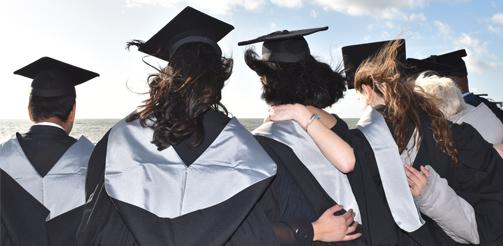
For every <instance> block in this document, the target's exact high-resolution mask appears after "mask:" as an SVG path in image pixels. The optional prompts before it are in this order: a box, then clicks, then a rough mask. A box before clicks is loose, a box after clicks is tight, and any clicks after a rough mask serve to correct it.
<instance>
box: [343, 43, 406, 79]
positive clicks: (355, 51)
mask: <svg viewBox="0 0 503 246" xmlns="http://www.w3.org/2000/svg"><path fill="white" fill-rule="evenodd" d="M393 41H395V40H387V41H381V42H373V43H366V44H357V45H349V46H345V47H342V58H343V60H344V71H345V73H346V81H347V85H348V89H353V88H354V78H355V73H356V70H357V69H358V67H359V66H360V65H361V64H362V63H363V62H364V61H365V60H367V59H368V58H371V57H373V56H375V55H377V54H378V53H379V51H380V50H381V49H382V48H383V47H384V46H385V45H387V44H389V43H390V42H393ZM398 41H400V43H402V45H401V46H400V48H399V50H398V54H397V59H398V61H401V62H403V63H405V59H406V51H405V39H399V40H398Z"/></svg>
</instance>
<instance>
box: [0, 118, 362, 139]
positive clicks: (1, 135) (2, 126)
mask: <svg viewBox="0 0 503 246" xmlns="http://www.w3.org/2000/svg"><path fill="white" fill-rule="evenodd" d="M344 120H345V121H346V122H347V123H348V125H349V126H350V127H351V128H352V127H354V126H355V125H356V122H357V121H358V119H354V118H350V119H344ZM117 121H118V119H80V120H76V121H75V125H74V126H73V130H72V132H71V134H70V135H72V136H73V137H75V138H78V137H80V136H81V135H85V136H86V137H87V138H89V139H90V140H91V141H92V142H93V143H96V142H98V141H99V140H100V139H101V138H102V137H103V135H104V134H105V133H106V132H107V131H108V130H109V129H110V128H111V127H112V126H113V125H115V123H117ZM239 121H240V122H241V123H242V124H243V125H244V126H245V127H246V129H248V130H253V129H255V128H256V127H258V126H259V125H260V124H262V119H253V118H243V119H239ZM31 125H32V123H31V122H29V121H28V120H0V143H2V142H4V141H5V140H7V139H9V138H11V137H12V136H14V134H16V132H20V133H23V132H26V131H28V129H29V128H30V126H31Z"/></svg>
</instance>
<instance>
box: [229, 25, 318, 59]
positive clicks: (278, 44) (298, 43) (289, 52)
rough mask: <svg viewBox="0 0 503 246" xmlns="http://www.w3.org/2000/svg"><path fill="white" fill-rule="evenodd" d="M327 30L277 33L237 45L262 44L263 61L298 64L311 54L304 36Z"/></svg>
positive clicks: (313, 29) (315, 29) (314, 29)
mask: <svg viewBox="0 0 503 246" xmlns="http://www.w3.org/2000/svg"><path fill="white" fill-rule="evenodd" d="M327 29H328V27H327V26H326V27H320V28H312V29H304V30H297V31H287V30H284V31H277V32H273V33H270V34H267V35H264V36H260V37H258V38H255V39H252V40H248V41H242V42H239V43H238V45H248V44H253V43H258V42H264V43H263V44H262V60H263V61H269V62H286V63H293V62H299V61H302V60H304V59H305V58H306V57H308V56H309V55H310V54H311V52H310V50H309V45H308V44H307V41H306V40H305V39H304V36H306V35H309V34H313V33H315V32H319V31H325V30H327Z"/></svg>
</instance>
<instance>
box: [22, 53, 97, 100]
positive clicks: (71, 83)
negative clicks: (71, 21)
mask: <svg viewBox="0 0 503 246" xmlns="http://www.w3.org/2000/svg"><path fill="white" fill-rule="evenodd" d="M14 74H17V75H21V76H24V77H28V78H30V79H33V81H32V83H31V87H32V91H31V94H32V95H35V96H41V97H58V96H66V95H74V96H75V95H76V94H75V86H76V85H79V84H82V83H84V82H86V81H88V80H90V79H92V78H95V77H97V76H99V74H97V73H95V72H91V71H89V70H85V69H82V68H79V67H76V66H73V65H70V64H67V63H64V62H62V61H58V60H56V59H53V58H50V57H42V58H40V59H38V60H36V61H34V62H32V63H30V64H28V65H26V66H25V67H23V68H21V69H19V70H17V71H15V72H14Z"/></svg>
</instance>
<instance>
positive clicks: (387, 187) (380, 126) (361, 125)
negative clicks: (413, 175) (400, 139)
mask: <svg viewBox="0 0 503 246" xmlns="http://www.w3.org/2000/svg"><path fill="white" fill-rule="evenodd" d="M357 126H358V129H359V130H360V131H361V132H362V133H363V134H364V135H365V138H366V139H367V141H369V143H370V146H371V147H372V150H373V151H374V156H375V159H376V162H377V167H378V170H379V176H380V177H381V181H382V186H383V189H384V194H385V196H386V200H387V202H388V205H389V207H390V210H391V214H392V216H393V219H394V220H395V222H396V224H397V225H398V226H399V227H400V228H402V229H403V230H404V231H407V232H413V231H415V230H417V229H419V228H420V227H421V226H422V225H423V224H424V221H423V219H422V218H421V215H420V214H419V212H418V209H417V208H416V205H415V203H414V199H413V197H412V193H411V192H410V190H409V184H408V182H407V177H406V175H405V171H404V167H403V165H404V164H403V162H402V158H401V156H400V153H399V150H398V146H397V145H396V143H395V140H394V139H393V136H392V135H391V132H390V131H389V128H388V126H387V124H386V122H385V121H384V117H383V116H382V115H381V114H380V113H379V112H377V111H376V110H374V109H372V108H371V107H367V109H366V110H365V112H364V114H363V116H362V118H360V121H359V122H358V124H357ZM411 141H412V140H411ZM409 144H410V141H409ZM409 158H410V156H409ZM413 158H414V159H415V157H413ZM412 161H413V160H412Z"/></svg>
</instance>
